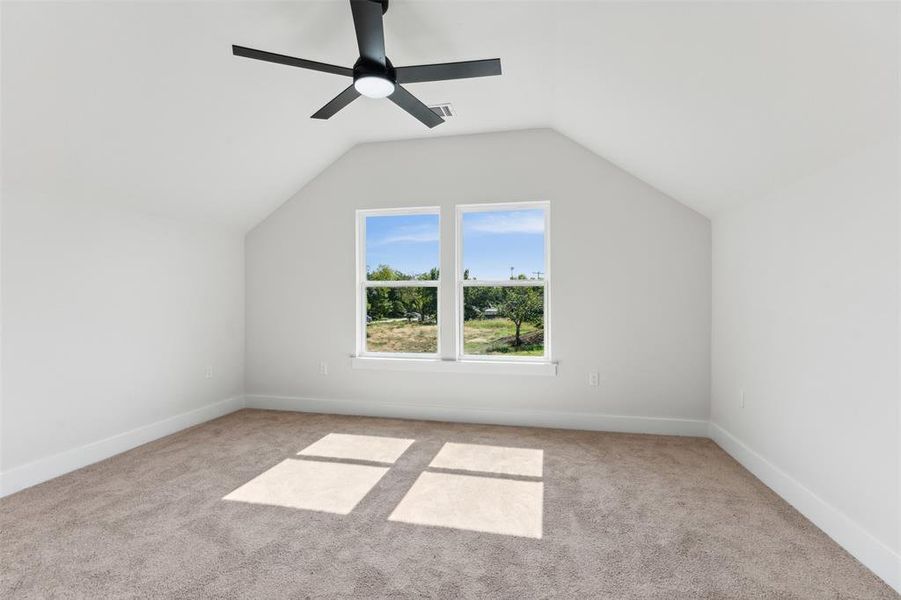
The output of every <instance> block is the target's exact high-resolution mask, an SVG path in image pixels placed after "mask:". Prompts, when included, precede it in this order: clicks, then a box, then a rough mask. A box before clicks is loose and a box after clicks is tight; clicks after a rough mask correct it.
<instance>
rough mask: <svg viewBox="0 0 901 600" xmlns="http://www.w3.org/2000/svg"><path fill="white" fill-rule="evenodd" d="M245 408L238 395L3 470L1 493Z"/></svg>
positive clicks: (20, 488)
mask: <svg viewBox="0 0 901 600" xmlns="http://www.w3.org/2000/svg"><path fill="white" fill-rule="evenodd" d="M241 408H244V397H243V396H235V397H233V398H227V399H225V400H220V401H219V402H214V403H212V404H207V405H206V406H202V407H200V408H197V409H194V410H191V411H188V412H185V413H182V414H180V415H175V416H174V417H169V418H168V419H163V420H162V421H157V422H156V423H151V424H149V425H144V426H143V427H138V428H137V429H132V430H131V431H126V432H125V433H120V434H117V435H114V436H112V437H108V438H106V439H103V440H99V441H96V442H91V443H90V444H85V445H84V446H79V447H78V448H72V449H71V450H66V451H64V452H60V453H58V454H54V455H52V456H48V457H46V458H41V459H39V460H36V461H33V462H30V463H27V464H24V465H21V466H18V467H14V468H12V469H9V470H7V471H3V472H2V473H0V497H3V496H7V495H9V494H12V493H15V492H18V491H19V490H23V489H25V488H27V487H31V486H33V485H37V484H38V483H42V482H44V481H47V480H49V479H53V478H54V477H59V476H60V475H63V474H65V473H69V472H71V471H74V470H76V469H80V468H82V467H86V466H87V465H90V464H93V463H95V462H98V461H101V460H103V459H105V458H109V457H110V456H114V455H116V454H119V453H121V452H125V451H126V450H131V449H132V448H134V447H136V446H140V445H141V444H146V443H148V442H152V441H154V440H157V439H159V438H161V437H165V436H167V435H170V434H173V433H176V432H178V431H181V430H182V429H187V428H188V427H193V426H194V425H198V424H200V423H203V422H205V421H209V420H211V419H215V418H217V417H221V416H223V415H227V414H229V413H232V412H234V411H236V410H239V409H241Z"/></svg>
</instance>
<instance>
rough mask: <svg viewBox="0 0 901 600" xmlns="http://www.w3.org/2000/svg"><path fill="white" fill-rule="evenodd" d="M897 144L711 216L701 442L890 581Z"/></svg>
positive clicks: (894, 508) (893, 556)
mask: <svg viewBox="0 0 901 600" xmlns="http://www.w3.org/2000/svg"><path fill="white" fill-rule="evenodd" d="M897 143H898V142H897V140H896V139H895V140H889V141H887V142H886V143H884V144H877V145H874V146H872V147H870V148H867V149H865V150H861V151H858V152H855V153H853V154H851V155H849V156H847V157H845V158H844V159H842V160H840V161H837V162H835V163H833V164H830V165H827V166H825V167H824V168H822V169H820V170H819V171H817V172H816V173H812V174H811V175H809V176H808V177H806V178H804V179H802V180H800V181H798V182H796V183H795V184H794V185H791V186H787V187H784V188H782V189H779V190H777V191H775V192H773V193H772V194H770V195H768V196H767V197H764V198H758V199H755V200H754V201H753V202H749V203H747V204H746V205H745V206H744V207H743V208H740V209H736V210H733V211H729V212H727V213H725V214H723V215H717V216H716V217H715V218H714V220H713V250H714V252H713V258H714V261H713V353H712V365H713V366H712V368H713V381H712V409H711V421H712V426H711V433H712V434H713V437H714V439H716V440H717V441H718V442H721V443H725V444H727V445H731V446H732V447H733V449H734V450H733V453H736V452H737V453H739V454H744V455H745V459H744V460H742V462H743V463H744V464H746V466H748V467H749V468H751V469H752V470H753V471H755V473H757V474H758V475H759V476H761V478H762V479H764V481H765V482H766V483H768V484H769V485H771V486H773V487H774V488H775V489H776V490H777V491H778V492H779V493H780V494H782V495H783V496H785V497H786V498H787V499H789V501H791V502H792V503H793V504H795V506H797V507H798V508H799V509H800V510H801V511H802V512H804V513H805V514H806V515H807V516H809V517H810V518H811V519H812V520H813V521H814V522H815V523H816V524H817V525H819V526H820V527H822V528H823V529H824V530H826V531H827V532H828V533H829V534H830V535H831V536H833V537H834V538H835V539H836V540H837V541H838V542H839V543H841V544H842V545H843V546H845V547H846V548H847V549H848V550H849V551H850V552H851V553H852V554H854V555H855V556H856V557H858V558H859V559H860V560H861V561H862V562H864V564H866V565H867V566H869V567H870V568H871V569H873V570H874V571H876V572H877V573H878V574H879V575H880V576H882V577H883V578H885V579H886V581H889V582H890V583H892V584H893V585H895V586H899V585H901V573H899V571H898V565H899V562H898V561H899V557H898V552H899V550H901V545H899V526H901V521H899V512H901V495H899V483H901V482H899V454H901V453H899V450H901V448H899V443H901V442H899V440H901V436H899V381H898V373H899V370H898V365H899V351H898V342H899V340H898V334H899V323H898V310H899V289H898V285H899V256H898V252H899V232H898V223H899V221H898V219H899V207H898V204H899V200H898V198H899V184H898V164H899V163H898V147H897ZM742 391H744V395H745V400H744V406H743V407H742V405H741V392H742ZM742 446H743V447H742ZM755 467H756V468H755ZM767 473H769V474H770V475H771V477H769V478H768V477H767V476H766V475H767Z"/></svg>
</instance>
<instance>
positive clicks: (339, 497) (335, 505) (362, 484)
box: [223, 459, 388, 515]
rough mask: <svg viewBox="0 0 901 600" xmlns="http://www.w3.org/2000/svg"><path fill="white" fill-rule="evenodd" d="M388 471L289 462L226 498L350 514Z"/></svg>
mask: <svg viewBox="0 0 901 600" xmlns="http://www.w3.org/2000/svg"><path fill="white" fill-rule="evenodd" d="M387 472H388V469H387V468H384V467H372V466H365V465H348V464H344V463H335V462H315V461H307V460H294V459H287V460H284V461H282V462H280V463H278V464H277V465H275V466H274V467H272V468H271V469H269V470H268V471H265V472H264V473H262V474H260V475H258V476H257V477H255V478H253V479H251V480H250V481H248V482H247V483H245V484H244V485H242V486H241V487H239V488H238V489H236V490H235V491H233V492H232V493H230V494H228V495H227V496H225V498H223V499H224V500H235V501H238V502H250V503H253V504H268V505H273V506H284V507H288V508H301V509H306V510H316V511H322V512H329V513H335V514H339V515H346V514H349V513H350V511H352V510H353V509H354V507H355V506H356V505H357V504H358V503H359V502H360V500H362V499H363V497H364V496H366V494H368V493H369V491H370V490H372V488H374V487H375V485H376V484H377V483H378V482H379V480H380V479H381V478H382V476H383V475H384V474H385V473H387Z"/></svg>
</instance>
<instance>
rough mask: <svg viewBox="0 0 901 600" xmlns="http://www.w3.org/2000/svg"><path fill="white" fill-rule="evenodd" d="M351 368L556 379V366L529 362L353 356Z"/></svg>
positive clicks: (547, 363)
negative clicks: (535, 376)
mask: <svg viewBox="0 0 901 600" xmlns="http://www.w3.org/2000/svg"><path fill="white" fill-rule="evenodd" d="M351 367H352V368H354V369H364V370H372V371H421V372H429V373H476V374H486V375H539V376H545V377H553V376H555V375H557V363H554V362H526V361H522V362H519V361H494V360H491V361H488V360H485V361H481V360H442V359H440V358H380V357H374V356H354V357H352V358H351Z"/></svg>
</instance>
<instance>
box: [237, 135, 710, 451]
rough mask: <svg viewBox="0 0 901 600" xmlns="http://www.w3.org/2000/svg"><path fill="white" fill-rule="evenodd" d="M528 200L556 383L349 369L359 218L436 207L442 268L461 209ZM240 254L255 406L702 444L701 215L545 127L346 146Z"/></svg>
mask: <svg viewBox="0 0 901 600" xmlns="http://www.w3.org/2000/svg"><path fill="white" fill-rule="evenodd" d="M527 200H549V201H550V202H551V215H552V218H551V235H552V242H551V243H552V252H551V260H552V265H551V267H552V272H553V289H552V295H553V301H552V305H551V311H552V314H551V319H552V323H553V352H554V356H553V358H554V360H557V361H559V365H560V367H559V375H558V376H557V377H511V376H499V375H474V374H459V373H455V374H450V373H439V374H435V373H398V372H372V371H359V370H352V369H351V368H350V360H349V356H350V355H351V354H352V353H353V352H354V211H355V209H358V208H379V207H403V206H434V205H440V206H441V207H442V211H443V212H442V230H443V235H444V243H443V244H442V272H443V273H452V272H453V245H452V240H453V218H452V216H453V212H452V211H453V207H454V205H455V204H457V203H476V202H504V201H527ZM246 260H247V273H246V277H247V363H246V365H247V372H246V391H247V393H248V397H247V401H248V405H249V406H261V407H280V408H297V409H306V410H325V411H338V412H353V413H358V414H397V415H403V416H421V417H438V418H448V419H461V420H471V421H494V422H509V423H531V424H545V425H561V426H579V427H582V428H592V427H597V428H605V429H624V430H637V431H668V432H675V433H694V434H704V433H706V423H705V422H706V420H707V417H708V410H709V332H710V329H709V326H710V224H709V221H708V220H707V219H706V218H705V217H703V216H701V215H699V214H698V213H696V212H694V211H692V210H691V209H688V208H686V207H685V206H683V205H681V204H679V203H677V202H675V201H673V200H672V199H670V198H669V197H667V196H665V195H664V194H662V193H661V192H659V191H657V190H655V189H653V188H651V187H650V186H648V185H646V184H644V183H643V182H641V181H639V180H638V179H636V178H634V177H632V176H631V175H628V174H627V173H625V172H623V171H621V170H620V169H618V168H616V167H615V166H613V165H611V164H610V163H608V162H606V161H605V160H603V159H601V158H599V157H598V156H596V155H594V154H592V153H590V152H588V151H587V150H585V149H584V148H582V147H581V146H578V145H577V144H575V143H573V142H572V141H570V140H568V139H567V138H565V137H563V136H561V135H559V134H557V133H555V132H554V131H551V130H529V131H517V132H508V133H496V134H484V135H476V136H460V137H445V138H436V139H430V140H412V141H403V142H389V143H378V144H366V145H362V146H357V147H356V148H354V149H353V150H351V151H350V152H348V153H347V154H346V155H344V156H343V157H342V158H341V159H339V160H338V161H337V162H336V163H334V164H333V165H332V166H331V167H330V168H328V169H327V170H326V171H325V172H324V173H322V174H321V175H320V176H319V177H318V178H316V179H315V180H314V181H313V182H311V183H310V184H309V185H307V186H306V187H305V188H304V189H302V190H301V191H300V192H299V193H298V194H296V195H295V196H294V197H293V198H292V199H291V200H290V201H288V202H287V203H286V204H285V205H283V206H282V207H281V208H280V209H279V210H278V211H276V212H275V213H274V214H272V215H271V216H270V217H269V218H268V219H267V220H266V221H264V222H263V223H262V224H260V225H259V226H258V227H257V228H256V229H254V230H253V231H251V232H250V233H249V234H248V236H247V240H246ZM442 310H446V311H450V310H452V305H450V304H447V303H444V304H442ZM445 314H448V313H445ZM448 321H449V322H450V321H451V319H448ZM321 360H324V361H327V362H328V363H329V368H330V370H329V374H328V375H327V376H321V375H319V374H318V367H319V362H320V361H321ZM591 369H598V370H599V371H600V374H601V385H600V386H599V387H590V386H588V385H587V373H588V371H589V370H591ZM610 415H615V416H619V417H623V418H608V417H609V416H610Z"/></svg>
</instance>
